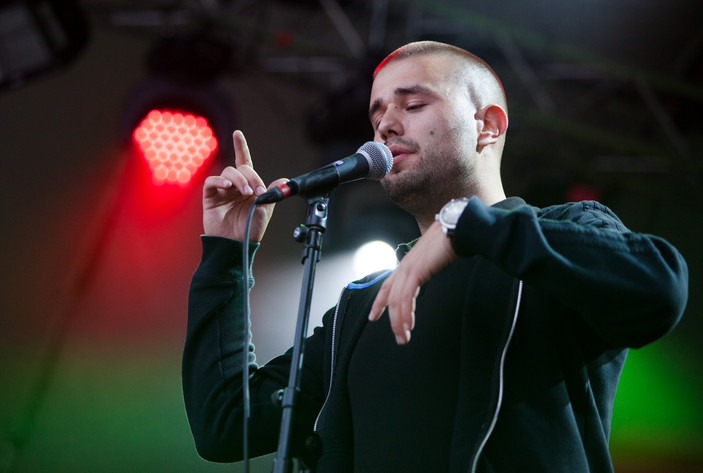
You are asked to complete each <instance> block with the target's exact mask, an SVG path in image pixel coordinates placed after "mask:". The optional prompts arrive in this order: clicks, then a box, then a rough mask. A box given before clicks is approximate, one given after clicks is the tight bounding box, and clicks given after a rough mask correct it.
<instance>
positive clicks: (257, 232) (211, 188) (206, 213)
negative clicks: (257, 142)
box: [203, 130, 286, 242]
mask: <svg viewBox="0 0 703 473" xmlns="http://www.w3.org/2000/svg"><path fill="white" fill-rule="evenodd" d="M232 141H233V142H234V155H235V166H236V167H232V166H228V167H226V168H225V169H224V170H223V171H222V174H220V175H219V176H210V177H208V178H207V179H205V184H204V185H203V228H204V230H205V234H206V235H209V236H220V237H225V238H230V239H232V240H239V241H242V240H243V239H244V228H245V226H246V220H247V214H248V213H249V208H250V207H251V205H252V204H253V203H254V200H255V199H256V197H257V196H258V195H261V194H263V193H264V192H266V187H265V186H264V183H263V181H262V180H261V178H260V177H259V175H258V174H257V173H256V171H254V167H253V164H252V160H251V154H250V153H249V147H248V146H247V141H246V139H245V138H244V134H243V133H242V132H241V131H239V130H237V131H235V132H234V133H233V134H232ZM284 182H286V180H285V179H279V180H276V181H274V182H273V183H272V184H271V186H275V185H279V184H282V183H284ZM274 205H275V204H267V205H259V206H258V207H257V208H256V210H255V211H254V216H253V217H252V223H251V228H250V240H251V241H256V242H258V241H261V239H262V238H263V236H264V233H265V231H266V227H267V226H268V222H269V220H271V216H272V214H273V208H274Z"/></svg>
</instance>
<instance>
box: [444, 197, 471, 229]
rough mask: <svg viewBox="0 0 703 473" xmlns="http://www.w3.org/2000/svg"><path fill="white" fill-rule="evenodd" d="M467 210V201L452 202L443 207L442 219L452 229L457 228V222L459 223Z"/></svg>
mask: <svg viewBox="0 0 703 473" xmlns="http://www.w3.org/2000/svg"><path fill="white" fill-rule="evenodd" d="M465 208H466V200H464V199H461V200H452V201H451V202H449V203H448V204H447V205H445V206H444V207H442V211H441V212H440V219H441V220H442V222H443V223H444V224H445V225H446V226H449V227H451V228H454V227H455V226H456V222H458V221H459V217H461V214H462V212H463V211H464V209H465Z"/></svg>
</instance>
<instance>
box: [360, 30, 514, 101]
mask: <svg viewBox="0 0 703 473" xmlns="http://www.w3.org/2000/svg"><path fill="white" fill-rule="evenodd" d="M418 56H445V57H450V58H453V59H457V60H458V62H457V66H458V67H459V69H458V72H459V74H460V76H462V77H463V79H464V80H465V81H466V84H467V86H468V87H469V94H470V96H471V99H472V101H473V102H474V104H475V105H476V106H477V107H478V108H481V107H483V106H485V105H489V104H496V105H500V106H501V107H502V108H503V109H504V110H505V112H506V113H507V112H508V101H507V99H506V97H505V90H504V89H503V84H502V83H501V81H500V78H499V77H498V74H496V73H495V71H494V70H493V69H492V68H491V66H489V65H488V63H487V62H486V61H484V60H483V59H481V58H480V57H478V56H476V55H475V54H472V53H470V52H468V51H466V50H465V49H462V48H459V47H457V46H453V45H451V44H446V43H440V42H438V41H417V42H414V43H408V44H406V45H405V46H401V47H400V48H398V49H396V50H395V51H393V52H392V53H390V54H389V55H388V56H386V58H385V59H383V61H381V62H380V63H379V65H378V66H377V67H376V69H375V70H374V72H373V78H374V79H375V78H376V76H377V75H378V73H379V72H380V71H381V69H383V68H384V67H385V66H386V65H388V64H389V63H391V62H395V61H399V60H402V59H407V58H411V57H418ZM487 102H488V103H487Z"/></svg>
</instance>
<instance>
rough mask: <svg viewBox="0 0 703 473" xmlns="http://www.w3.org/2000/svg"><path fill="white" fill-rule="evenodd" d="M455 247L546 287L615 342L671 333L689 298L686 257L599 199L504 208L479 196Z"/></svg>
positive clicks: (472, 203) (467, 211) (630, 342)
mask: <svg viewBox="0 0 703 473" xmlns="http://www.w3.org/2000/svg"><path fill="white" fill-rule="evenodd" d="M538 212H539V213H538ZM453 245H454V248H455V251H456V252H457V254H458V255H459V256H470V255H476V254H477V255H479V256H481V257H484V258H486V259H488V260H489V261H491V262H492V263H493V264H495V265H497V266H499V267H500V268H502V269H503V270H504V271H505V272H506V273H508V274H510V275H512V276H514V277H517V278H520V279H522V280H524V281H525V283H526V284H529V285H530V286H532V287H534V288H537V289H539V290H542V291H545V292H547V293H548V294H550V295H551V296H552V297H553V298H555V299H557V300H558V301H559V302H560V303H561V304H563V305H564V306H567V307H569V308H571V309H572V310H574V311H576V312H577V313H579V314H581V315H582V316H583V317H584V319H585V320H586V322H587V323H588V324H589V325H590V326H591V327H592V328H593V329H594V330H595V331H596V333H598V334H599V336H600V337H601V338H602V339H603V340H605V341H606V342H607V343H609V344H610V345H612V346H615V347H627V346H629V347H639V346H642V345H645V344H646V343H649V342H651V341H653V340H655V339H656V338H658V337H660V336H662V335H664V334H665V333H667V332H668V331H670V330H671V329H672V328H673V327H674V326H675V325H676V324H677V323H678V321H679V319H680V317H681V315H682V314H683V310H684V307H685V305H686V300H687V297H688V268H687V266H686V262H685V261H684V259H683V257H682V256H681V254H679V252H678V251H677V250H676V249H675V248H674V247H673V246H672V245H671V244H669V243H668V242H666V241H665V240H663V239H662V238H659V237H656V236H652V235H647V234H640V233H633V232H630V231H628V230H627V229H626V228H625V226H624V225H623V224H622V222H621V221H620V220H619V219H618V218H617V217H616V216H615V214H613V213H612V212H611V211H610V210H609V209H608V208H607V207H605V206H603V205H602V204H599V203H597V202H592V201H589V202H579V203H576V204H567V205H566V206H559V207H553V208H550V209H546V210H545V211H538V210H537V209H535V208H534V207H530V206H527V205H525V206H521V207H519V208H517V209H513V210H505V209H499V208H495V207H488V206H487V205H485V204H484V203H483V202H481V201H480V200H479V199H478V198H475V197H474V198H471V199H470V201H469V203H468V205H467V207H466V209H465V210H464V213H463V214H462V216H461V218H460V219H459V222H458V224H457V229H456V232H455V236H454V239H453Z"/></svg>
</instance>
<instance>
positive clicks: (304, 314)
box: [273, 195, 329, 473]
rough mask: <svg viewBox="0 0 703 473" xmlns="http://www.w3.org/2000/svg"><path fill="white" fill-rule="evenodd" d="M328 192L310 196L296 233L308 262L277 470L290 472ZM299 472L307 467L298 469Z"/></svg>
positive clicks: (282, 399) (283, 395) (282, 397)
mask: <svg viewBox="0 0 703 473" xmlns="http://www.w3.org/2000/svg"><path fill="white" fill-rule="evenodd" d="M328 202H329V195H324V196H317V197H311V198H309V199H308V215H307V218H306V221H305V225H301V226H299V227H297V228H296V229H295V232H294V234H293V237H294V238H295V240H296V241H299V242H301V243H302V242H305V249H304V251H303V256H302V262H303V263H304V265H305V269H304V272H303V284H302V287H301V292H300V304H299V306H298V321H297V325H296V329H295V340H294V344H293V354H292V358H291V366H290V374H289V376H288V385H287V387H286V388H285V389H283V390H281V391H282V392H281V391H279V392H278V393H277V396H278V399H279V400H280V403H281V408H282V410H283V412H282V415H281V430H280V434H279V438H278V451H277V453H276V459H275V460H274V463H273V471H274V473H287V472H288V471H289V470H290V466H291V457H290V447H291V445H290V444H291V432H292V428H293V417H294V409H295V404H296V400H297V397H298V393H299V392H300V381H301V370H302V367H303V352H304V348H305V338H306V335H307V328H308V322H309V319H310V303H311V300H312V290H313V284H314V280H315V269H316V267H317V262H318V261H319V259H320V249H321V247H322V234H323V233H324V232H325V230H326V229H327V207H328ZM298 471H299V472H300V473H302V472H307V471H309V470H307V469H301V468H299V470H298Z"/></svg>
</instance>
